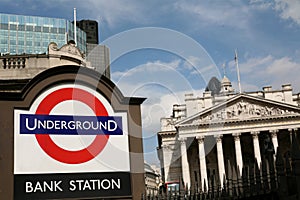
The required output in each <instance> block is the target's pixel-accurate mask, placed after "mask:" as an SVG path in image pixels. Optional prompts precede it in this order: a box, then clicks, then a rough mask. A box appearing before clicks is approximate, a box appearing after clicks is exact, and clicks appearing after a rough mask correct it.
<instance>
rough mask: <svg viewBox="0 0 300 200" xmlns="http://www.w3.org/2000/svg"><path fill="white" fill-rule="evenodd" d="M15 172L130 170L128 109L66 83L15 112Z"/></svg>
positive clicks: (84, 88) (90, 90)
mask: <svg viewBox="0 0 300 200" xmlns="http://www.w3.org/2000/svg"><path fill="white" fill-rule="evenodd" d="M14 137H15V138H14V154H15V155H14V173H15V174H46V173H80V172H83V173H84V172H114V171H119V172H120V171H123V172H129V171H130V163H129V146H128V123H127V114H126V113H116V112H114V110H113V108H112V107H111V105H110V103H109V102H108V101H107V100H106V99H105V98H104V97H103V96H102V95H101V94H99V93H98V92H96V91H94V90H92V89H91V88H88V87H86V86H82V85H77V84H76V85H73V84H64V85H59V86H56V87H52V88H50V89H49V90H47V91H45V92H44V93H42V94H41V95H40V96H39V97H38V98H36V100H35V101H34V103H33V104H32V105H31V107H30V109H29V110H19V109H15V111H14Z"/></svg>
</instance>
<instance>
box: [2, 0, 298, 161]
mask: <svg viewBox="0 0 300 200" xmlns="http://www.w3.org/2000/svg"><path fill="white" fill-rule="evenodd" d="M0 5H1V6H0V12H1V13H10V14H20V15H34V16H43V17H55V18H64V19H68V20H71V21H72V20H73V8H76V10H77V19H78V20H81V19H92V20H97V21H98V23H99V27H100V31H99V37H100V41H101V43H102V44H105V45H107V46H108V47H109V48H110V57H111V78H112V80H113V82H114V83H115V84H117V86H118V87H119V88H120V89H121V91H122V93H123V94H124V95H125V96H140V97H146V98H147V100H146V101H145V102H144V103H143V105H142V120H143V141H144V153H145V161H146V162H148V163H150V164H156V165H158V164H159V161H158V158H157V153H156V147H157V146H158V144H157V136H156V134H157V132H158V131H159V130H160V118H162V117H168V116H170V115H171V114H172V105H173V104H182V103H184V94H186V93H194V94H195V96H202V92H203V90H204V88H205V86H206V85H207V83H208V81H209V79H210V78H211V77H212V76H216V77H217V78H219V79H221V78H222V77H223V76H224V74H225V75H226V76H227V77H228V78H229V79H230V80H231V81H232V84H233V86H234V87H235V89H236V91H237V90H238V87H237V85H238V84H237V72H236V65H235V64H236V63H235V61H234V56H235V50H236V51H237V53H238V65H239V70H240V77H241V86H242V91H257V90H261V89H262V87H264V86H269V85H272V86H273V89H274V90H275V89H280V88H281V85H283V84H287V83H291V84H292V86H293V90H294V91H293V92H294V93H299V90H300V79H299V78H298V77H299V75H300V12H299V10H300V0H151V1H146V0H110V1H104V0H85V1H78V0H60V1H59V0H48V1H37V0H24V1H19V0H18V1H9V0H1V4H0Z"/></svg>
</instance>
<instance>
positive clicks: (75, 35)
mask: <svg viewBox="0 0 300 200" xmlns="http://www.w3.org/2000/svg"><path fill="white" fill-rule="evenodd" d="M74 41H75V45H77V33H76V8H74Z"/></svg>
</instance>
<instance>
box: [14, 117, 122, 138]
mask: <svg viewBox="0 0 300 200" xmlns="http://www.w3.org/2000/svg"><path fill="white" fill-rule="evenodd" d="M20 133H21V134H55V135H123V129H122V117H120V116H71V115H35V114H20Z"/></svg>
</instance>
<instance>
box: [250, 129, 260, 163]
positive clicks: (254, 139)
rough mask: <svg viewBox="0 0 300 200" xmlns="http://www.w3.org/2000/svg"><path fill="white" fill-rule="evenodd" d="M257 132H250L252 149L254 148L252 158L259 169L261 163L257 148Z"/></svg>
mask: <svg viewBox="0 0 300 200" xmlns="http://www.w3.org/2000/svg"><path fill="white" fill-rule="evenodd" d="M258 134H259V132H258V131H253V132H251V135H252V138H253V148H254V156H255V158H256V160H257V164H258V166H259V167H260V163H261V155H260V147H259V140H258Z"/></svg>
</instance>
